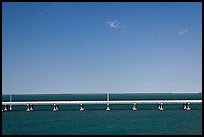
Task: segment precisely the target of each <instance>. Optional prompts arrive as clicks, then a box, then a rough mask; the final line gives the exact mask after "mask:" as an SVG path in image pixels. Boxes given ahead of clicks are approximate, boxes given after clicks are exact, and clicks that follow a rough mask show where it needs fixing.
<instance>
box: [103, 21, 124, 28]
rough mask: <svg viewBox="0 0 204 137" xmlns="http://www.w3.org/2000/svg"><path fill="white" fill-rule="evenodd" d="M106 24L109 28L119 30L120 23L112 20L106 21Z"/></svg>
mask: <svg viewBox="0 0 204 137" xmlns="http://www.w3.org/2000/svg"><path fill="white" fill-rule="evenodd" d="M106 23H107V24H108V25H109V27H111V28H116V29H117V28H121V25H120V22H119V21H118V20H116V19H114V20H107V21H106Z"/></svg>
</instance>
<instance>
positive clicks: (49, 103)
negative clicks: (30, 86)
mask: <svg viewBox="0 0 204 137" xmlns="http://www.w3.org/2000/svg"><path fill="white" fill-rule="evenodd" d="M161 103H162V104H184V103H190V104H202V100H112V101H20V102H2V105H28V104H29V105H53V104H56V105H66V104H161Z"/></svg>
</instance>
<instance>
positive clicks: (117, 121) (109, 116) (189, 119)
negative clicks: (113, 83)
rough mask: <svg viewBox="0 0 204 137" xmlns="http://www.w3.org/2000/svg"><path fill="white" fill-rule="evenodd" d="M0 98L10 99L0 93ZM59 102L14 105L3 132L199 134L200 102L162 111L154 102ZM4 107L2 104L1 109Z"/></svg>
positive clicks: (38, 97)
mask: <svg viewBox="0 0 204 137" xmlns="http://www.w3.org/2000/svg"><path fill="white" fill-rule="evenodd" d="M12 99H13V101H31V100H106V94H55V95H54V94H48V95H36V94H34V95H12ZM157 99H169V100H171V99H202V94H166V93H162V94H159V93H153V94H143V93H138V94H111V95H110V100H157ZM2 101H9V95H3V96H2ZM136 107H137V111H132V110H131V108H132V105H110V109H111V111H106V110H105V109H106V105H84V108H85V110H84V111H83V112H81V111H79V109H80V106H79V105H60V106H59V109H60V110H59V111H57V112H53V111H52V109H53V106H52V105H47V106H34V111H32V112H26V111H25V110H26V108H27V106H13V107H12V111H8V112H2V134H3V135H202V105H201V104H200V105H195V104H194V105H193V104H190V107H191V110H190V111H184V110H182V105H173V104H170V105H167V104H164V105H163V108H164V111H158V110H157V107H158V106H157V105H147V104H146V105H139V104H138V105H137V106H136ZM3 108H4V106H3V107H2V109H3Z"/></svg>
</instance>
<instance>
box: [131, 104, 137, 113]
mask: <svg viewBox="0 0 204 137" xmlns="http://www.w3.org/2000/svg"><path fill="white" fill-rule="evenodd" d="M132 110H133V111H135V110H137V108H136V103H134V104H133V107H132Z"/></svg>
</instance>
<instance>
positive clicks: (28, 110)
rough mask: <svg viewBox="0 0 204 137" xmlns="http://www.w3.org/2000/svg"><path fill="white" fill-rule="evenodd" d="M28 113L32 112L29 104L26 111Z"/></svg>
mask: <svg viewBox="0 0 204 137" xmlns="http://www.w3.org/2000/svg"><path fill="white" fill-rule="evenodd" d="M26 111H27V112H30V105H29V104H27V109H26Z"/></svg>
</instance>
